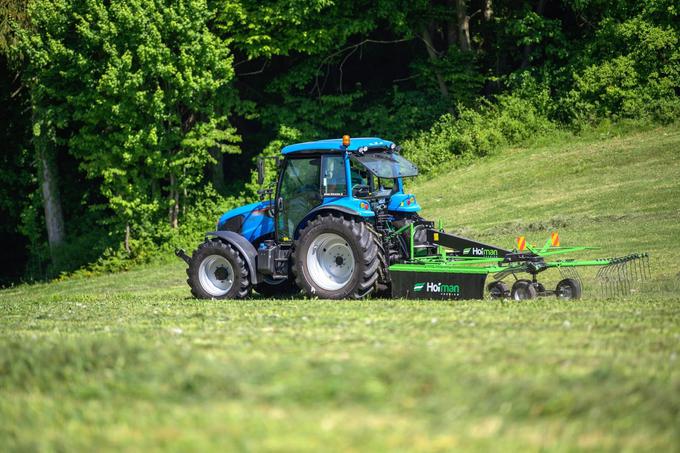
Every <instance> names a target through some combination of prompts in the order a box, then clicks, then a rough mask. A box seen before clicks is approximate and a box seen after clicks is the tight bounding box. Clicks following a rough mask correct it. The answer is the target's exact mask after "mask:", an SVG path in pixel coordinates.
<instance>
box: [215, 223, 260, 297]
mask: <svg viewBox="0 0 680 453" xmlns="http://www.w3.org/2000/svg"><path fill="white" fill-rule="evenodd" d="M205 237H206V238H209V237H217V238H220V239H221V240H222V241H224V242H226V243H228V244H230V245H232V246H233V247H234V248H236V250H238V251H239V253H240V254H241V256H242V257H243V259H244V260H245V262H246V266H247V267H248V274H249V275H250V282H251V283H252V284H253V285H255V284H257V283H259V279H258V277H257V250H255V247H254V246H253V244H251V243H250V242H248V239H246V238H244V237H243V236H241V235H240V234H238V233H234V232H233V231H210V232H208V233H205Z"/></svg>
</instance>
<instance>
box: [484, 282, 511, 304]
mask: <svg viewBox="0 0 680 453" xmlns="http://www.w3.org/2000/svg"><path fill="white" fill-rule="evenodd" d="M486 289H487V291H489V297H491V298H492V299H502V298H504V297H506V296H508V295H509V294H510V288H508V285H506V284H505V282H502V281H500V280H499V281H496V282H491V283H489V284H488V285H486Z"/></svg>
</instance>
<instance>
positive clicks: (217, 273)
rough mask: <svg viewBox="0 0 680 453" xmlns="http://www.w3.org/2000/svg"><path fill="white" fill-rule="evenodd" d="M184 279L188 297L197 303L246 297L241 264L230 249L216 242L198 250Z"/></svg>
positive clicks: (245, 272)
mask: <svg viewBox="0 0 680 453" xmlns="http://www.w3.org/2000/svg"><path fill="white" fill-rule="evenodd" d="M187 276H188V277H189V278H188V279H187V283H188V284H189V286H190V287H191V294H193V295H194V297H196V298H198V299H243V298H244V297H247V296H248V295H249V294H250V289H251V285H250V280H249V279H248V269H247V268H246V264H245V261H244V260H243V258H242V257H241V255H240V254H239V252H237V251H236V250H235V249H234V248H233V247H232V246H231V245H229V244H227V243H225V242H222V241H221V240H219V239H213V240H209V241H205V242H204V243H203V244H201V245H200V246H198V248H197V249H196V250H195V251H194V253H193V254H192V256H191V263H190V264H189V268H188V269H187Z"/></svg>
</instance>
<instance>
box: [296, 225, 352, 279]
mask: <svg viewBox="0 0 680 453" xmlns="http://www.w3.org/2000/svg"><path fill="white" fill-rule="evenodd" d="M354 268H355V260H354V254H353V253H352V249H351V248H350V246H349V244H348V243H347V241H346V240H345V239H344V238H343V237H342V236H340V235H338V234H335V233H322V234H320V235H318V236H317V237H315V238H314V240H313V241H312V243H311V245H310V246H309V249H308V250H307V269H308V271H309V276H310V278H311V279H312V280H313V281H314V283H315V284H316V285H317V286H318V287H319V288H322V289H325V290H328V291H335V290H338V289H340V288H342V287H344V286H345V285H347V283H349V281H350V279H351V278H352V275H353V274H354Z"/></svg>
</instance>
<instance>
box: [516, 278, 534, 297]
mask: <svg viewBox="0 0 680 453" xmlns="http://www.w3.org/2000/svg"><path fill="white" fill-rule="evenodd" d="M536 297H538V290H537V289H536V286H534V284H533V283H532V282H531V281H530V280H517V281H516V282H515V283H514V284H513V285H512V291H511V292H510V298H511V299H513V300H529V299H535V298H536Z"/></svg>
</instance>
